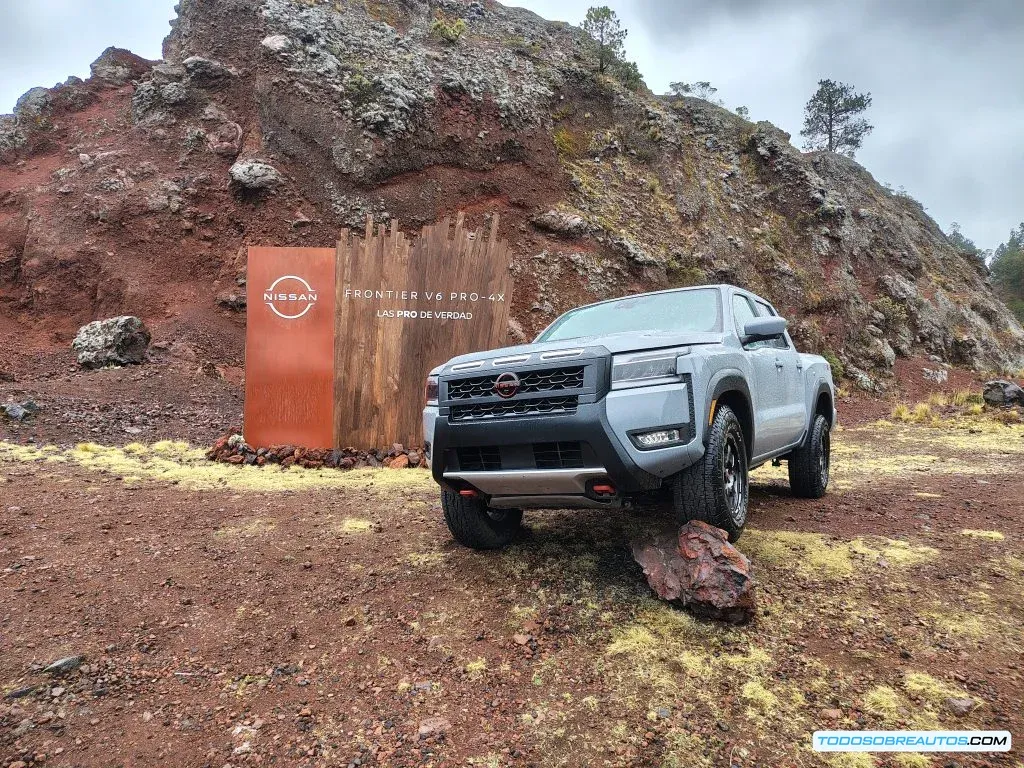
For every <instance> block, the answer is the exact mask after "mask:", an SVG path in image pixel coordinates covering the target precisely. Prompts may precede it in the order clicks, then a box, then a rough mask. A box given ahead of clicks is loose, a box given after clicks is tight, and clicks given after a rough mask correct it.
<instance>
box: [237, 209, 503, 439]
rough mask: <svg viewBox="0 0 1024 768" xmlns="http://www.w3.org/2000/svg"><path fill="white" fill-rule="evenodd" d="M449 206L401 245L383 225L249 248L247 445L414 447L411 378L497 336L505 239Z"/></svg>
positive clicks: (418, 427)
mask: <svg viewBox="0 0 1024 768" xmlns="http://www.w3.org/2000/svg"><path fill="white" fill-rule="evenodd" d="M497 231H498V218H497V216H493V217H492V219H491V223H490V228H489V231H488V232H487V233H486V237H485V233H484V232H483V230H482V229H476V230H472V231H471V230H467V229H466V228H465V226H464V220H463V216H462V214H459V216H458V217H457V219H456V221H455V224H454V227H453V226H452V223H451V221H450V220H448V219H445V220H444V221H442V222H440V223H438V224H433V225H429V226H426V227H424V228H423V230H422V231H421V233H420V236H419V237H418V238H415V239H410V238H408V237H406V236H405V235H404V234H402V233H401V232H400V231H399V229H398V223H397V222H395V221H392V222H391V226H390V228H385V227H384V226H380V227H379V228H377V229H376V230H375V229H374V225H373V221H372V219H367V222H366V230H365V232H364V233H363V237H362V238H360V237H358V236H357V235H355V234H354V233H353V232H351V231H350V230H347V229H346V230H342V232H341V238H340V240H339V242H338V244H337V248H336V249H334V250H331V249H325V248H257V247H253V248H250V249H249V262H248V270H249V272H248V282H247V291H248V324H247V328H246V387H245V437H246V440H247V441H248V442H249V443H251V444H252V445H256V446H267V445H274V444H291V445H301V446H304V447H309V448H330V447H338V448H340V447H345V446H354V447H356V448H370V447H379V446H385V445H390V444H391V443H393V442H400V443H403V444H405V445H419V444H420V443H421V442H422V434H421V433H422V416H421V414H422V409H423V385H424V382H425V380H426V377H427V374H428V373H429V371H430V369H431V368H433V367H435V366H437V365H440V364H441V363H443V362H444V361H446V360H448V359H449V358H451V357H454V356H455V355H459V354H463V353H466V352H472V351H477V350H481V349H492V348H494V347H498V346H502V345H504V344H505V343H506V335H507V327H508V311H509V306H510V302H511V299H512V296H511V289H512V280H511V276H510V274H509V269H508V267H509V262H510V259H511V256H510V251H509V247H508V244H507V243H506V242H505V241H503V240H498V238H497Z"/></svg>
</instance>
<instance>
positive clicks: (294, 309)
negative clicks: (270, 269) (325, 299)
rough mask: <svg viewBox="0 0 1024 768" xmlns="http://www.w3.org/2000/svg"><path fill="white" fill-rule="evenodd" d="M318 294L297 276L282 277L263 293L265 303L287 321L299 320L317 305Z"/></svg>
mask: <svg viewBox="0 0 1024 768" xmlns="http://www.w3.org/2000/svg"><path fill="white" fill-rule="evenodd" d="M316 299H317V292H316V291H314V290H313V288H312V287H311V286H310V284H309V283H307V282H306V281H305V280H303V279H302V278H301V277H298V276H297V275H282V276H281V277H279V278H277V280H275V281H274V282H273V283H271V284H270V287H269V288H267V290H265V291H264V292H263V303H264V304H266V305H267V306H268V307H270V311H271V312H273V313H274V314H275V315H277V316H278V317H280V318H283V319H285V320H298V319H299V318H300V317H302V316H303V315H304V314H306V313H307V312H309V310H311V309H312V308H313V305H314V304H316Z"/></svg>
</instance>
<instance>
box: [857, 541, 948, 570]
mask: <svg viewBox="0 0 1024 768" xmlns="http://www.w3.org/2000/svg"><path fill="white" fill-rule="evenodd" d="M850 550H851V551H852V552H856V553H857V554H859V555H862V556H864V557H865V558H867V559H869V560H875V561H877V560H878V558H884V559H885V560H886V561H888V563H889V564H890V565H897V566H910V565H916V564H918V563H923V562H926V561H928V560H931V559H933V558H935V557H937V556H938V554H939V550H937V549H935V548H934V547H926V546H914V545H912V544H908V543H907V542H905V541H900V540H899V539H882V538H870V539H862V538H858V539H854V540H853V541H851V542H850Z"/></svg>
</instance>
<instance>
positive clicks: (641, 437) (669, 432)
mask: <svg viewBox="0 0 1024 768" xmlns="http://www.w3.org/2000/svg"><path fill="white" fill-rule="evenodd" d="M680 437H681V435H680V434H679V430H678V429H659V430H656V431H654V432H641V433H640V434H638V435H637V436H636V442H637V444H638V445H639V446H640V447H641V448H657V447H658V446H660V445H671V444H672V443H678V442H679V439H680Z"/></svg>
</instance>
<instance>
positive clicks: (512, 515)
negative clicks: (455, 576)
mask: <svg viewBox="0 0 1024 768" xmlns="http://www.w3.org/2000/svg"><path fill="white" fill-rule="evenodd" d="M441 508H442V509H443V510H444V521H445V522H446V523H448V530H449V531H451V532H452V536H453V537H454V538H455V540H456V541H457V542H459V543H460V544H462V545H464V546H467V547H470V548H472V549H501V548H502V547H505V546H508V544H510V543H511V542H512V539H514V538H515V536H516V534H517V533H518V532H519V528H520V526H521V525H522V523H523V510H521V509H491V508H490V507H488V506H487V503H486V502H485V501H484V500H483V499H481V498H479V497H477V496H461V495H459V494H458V493H454V492H453V491H449V490H442V491H441Z"/></svg>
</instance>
